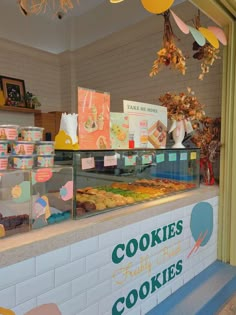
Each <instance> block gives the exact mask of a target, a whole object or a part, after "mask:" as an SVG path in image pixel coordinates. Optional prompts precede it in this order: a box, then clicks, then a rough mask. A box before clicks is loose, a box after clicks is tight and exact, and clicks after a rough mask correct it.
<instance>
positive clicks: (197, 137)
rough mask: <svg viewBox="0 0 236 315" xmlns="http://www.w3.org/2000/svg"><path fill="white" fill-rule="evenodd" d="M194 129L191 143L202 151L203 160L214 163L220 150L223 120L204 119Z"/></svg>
mask: <svg viewBox="0 0 236 315" xmlns="http://www.w3.org/2000/svg"><path fill="white" fill-rule="evenodd" d="M193 129H194V133H193V136H192V138H191V141H192V142H193V143H194V144H195V145H196V146H197V147H199V148H200V149H201V158H206V159H208V160H209V161H210V162H214V161H215V158H216V156H217V154H218V152H219V148H220V129H221V119H220V118H211V117H204V118H203V119H202V120H200V121H199V122H197V123H195V124H193Z"/></svg>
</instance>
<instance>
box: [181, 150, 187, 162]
mask: <svg viewBox="0 0 236 315" xmlns="http://www.w3.org/2000/svg"><path fill="white" fill-rule="evenodd" d="M187 159H188V153H187V152H181V153H180V161H187Z"/></svg>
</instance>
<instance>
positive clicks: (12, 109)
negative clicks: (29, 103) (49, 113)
mask: <svg viewBox="0 0 236 315" xmlns="http://www.w3.org/2000/svg"><path fill="white" fill-rule="evenodd" d="M0 110H5V111H8V112H19V113H25V114H27V113H29V114H35V113H41V110H38V109H32V108H24V107H16V106H0Z"/></svg>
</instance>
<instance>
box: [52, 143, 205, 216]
mask: <svg viewBox="0 0 236 315" xmlns="http://www.w3.org/2000/svg"><path fill="white" fill-rule="evenodd" d="M199 158H200V151H199V149H197V148H191V149H159V150H158V149H138V150H137V149H133V150H104V151H60V150H59V151H56V157H55V163H56V164H58V163H61V164H72V165H73V169H74V183H75V185H74V218H76V219H79V218H83V217H88V216H92V215H96V214H100V213H103V212H104V211H111V210H115V209H117V208H120V207H125V206H130V205H133V204H137V203H141V202H147V201H149V200H154V199H159V198H163V197H166V196H170V195H173V194H179V193H181V192H184V191H188V190H191V189H195V188H197V187H199Z"/></svg>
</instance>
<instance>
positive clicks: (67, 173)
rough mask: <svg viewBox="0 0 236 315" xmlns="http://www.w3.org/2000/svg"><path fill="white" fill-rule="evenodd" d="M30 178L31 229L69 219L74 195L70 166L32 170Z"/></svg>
mask: <svg viewBox="0 0 236 315" xmlns="http://www.w3.org/2000/svg"><path fill="white" fill-rule="evenodd" d="M31 177H32V229H36V228H41V227H44V226H47V225H50V224H54V223H58V222H62V221H64V220H67V219H69V218H71V217H72V208H73V193H74V190H73V168H72V166H54V167H49V168H33V169H32V170H31Z"/></svg>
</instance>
